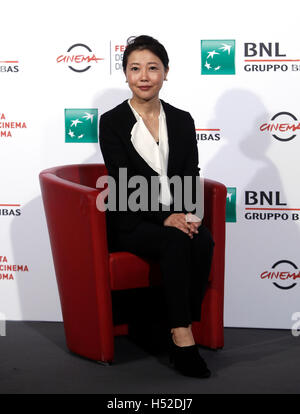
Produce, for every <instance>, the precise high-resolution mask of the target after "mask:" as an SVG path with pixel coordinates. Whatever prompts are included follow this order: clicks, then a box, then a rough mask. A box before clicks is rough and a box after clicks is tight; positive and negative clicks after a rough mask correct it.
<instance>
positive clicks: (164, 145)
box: [128, 99, 172, 205]
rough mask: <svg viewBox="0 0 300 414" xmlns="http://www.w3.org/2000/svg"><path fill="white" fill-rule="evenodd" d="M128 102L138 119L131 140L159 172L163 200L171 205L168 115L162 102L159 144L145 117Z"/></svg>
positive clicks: (143, 156) (142, 155)
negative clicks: (144, 119)
mask: <svg viewBox="0 0 300 414" xmlns="http://www.w3.org/2000/svg"><path fill="white" fill-rule="evenodd" d="M128 104H129V106H130V108H131V109H132V111H133V114H134V116H135V118H136V120H137V122H136V123H135V124H134V126H133V128H132V130H131V142H132V145H133V146H134V148H135V150H136V151H137V152H138V153H139V154H140V156H141V157H142V158H143V159H144V160H145V161H146V163H147V164H148V165H149V166H150V167H151V168H152V169H153V170H154V171H156V172H157V174H158V175H159V176H160V181H161V188H162V191H161V198H160V199H161V202H162V203H163V204H167V205H169V204H170V203H171V202H172V195H171V193H170V189H169V185H168V184H167V180H166V178H167V168H168V158H169V142H168V131H167V122H166V115H165V111H164V108H163V106H162V103H161V102H160V113H159V145H157V143H156V141H155V139H154V138H153V136H152V134H151V133H150V131H149V129H148V128H147V127H146V125H145V123H144V121H143V118H142V117H141V116H140V115H139V114H138V112H137V111H136V110H135V109H134V108H133V106H132V105H131V103H130V100H129V99H128Z"/></svg>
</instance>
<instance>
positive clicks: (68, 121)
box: [65, 108, 98, 143]
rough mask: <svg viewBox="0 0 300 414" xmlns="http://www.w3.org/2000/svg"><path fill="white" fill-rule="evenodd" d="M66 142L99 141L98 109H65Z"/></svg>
mask: <svg viewBox="0 0 300 414" xmlns="http://www.w3.org/2000/svg"><path fill="white" fill-rule="evenodd" d="M65 142H72V143H74V142H76V143H82V142H98V109H95V108H93V109H65Z"/></svg>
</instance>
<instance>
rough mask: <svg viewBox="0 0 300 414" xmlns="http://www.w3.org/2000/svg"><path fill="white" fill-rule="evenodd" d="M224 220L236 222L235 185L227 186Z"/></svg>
mask: <svg viewBox="0 0 300 414" xmlns="http://www.w3.org/2000/svg"><path fill="white" fill-rule="evenodd" d="M226 222H227V223H236V187H227V197H226Z"/></svg>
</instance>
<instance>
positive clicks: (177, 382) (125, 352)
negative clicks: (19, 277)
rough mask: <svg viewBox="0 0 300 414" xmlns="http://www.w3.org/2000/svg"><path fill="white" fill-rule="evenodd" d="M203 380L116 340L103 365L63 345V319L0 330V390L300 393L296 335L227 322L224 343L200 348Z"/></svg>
mask: <svg viewBox="0 0 300 414" xmlns="http://www.w3.org/2000/svg"><path fill="white" fill-rule="evenodd" d="M200 353H201V354H202V356H203V357H204V358H205V360H206V362H207V364H208V366H209V367H210V369H211V371H212V376H211V377H210V378H209V379H193V378H187V377H183V376H181V375H180V374H178V373H177V372H175V371H173V369H172V368H170V367H169V365H168V357H167V352H166V350H164V349H162V350H157V351H156V352H151V353H149V352H148V351H147V350H146V349H145V348H144V347H143V346H142V345H140V344H138V342H136V341H133V339H131V338H129V337H117V338H116V339H115V362H114V364H113V365H111V366H101V365H99V364H98V363H96V362H93V361H90V360H87V359H84V358H81V357H78V356H76V355H74V354H72V353H70V352H69V351H68V349H67V348H66V344H65V337H64V329H63V324H62V323H56V322H55V323H54V322H13V321H11V322H7V323H6V336H0V359H1V362H0V393H1V394H42V393H43V394H44V393H46V394H54V393H59V394H112V395H117V394H156V393H157V394H242V393H246V394H250V393H251V394H266V393H268V394H291V393H294V394H295V393H296V394H298V393H299V391H300V336H299V337H294V336H292V334H291V331H289V330H267V329H238V328H225V346H224V348H223V349H222V350H218V351H212V350H209V349H203V348H200Z"/></svg>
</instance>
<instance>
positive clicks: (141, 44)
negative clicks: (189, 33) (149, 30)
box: [122, 35, 169, 72]
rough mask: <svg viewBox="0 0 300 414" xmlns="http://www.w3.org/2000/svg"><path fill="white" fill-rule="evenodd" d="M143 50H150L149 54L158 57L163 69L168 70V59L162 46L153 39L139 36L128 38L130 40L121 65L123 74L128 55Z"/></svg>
mask: <svg viewBox="0 0 300 414" xmlns="http://www.w3.org/2000/svg"><path fill="white" fill-rule="evenodd" d="M145 49H147V50H150V52H152V53H153V54H154V55H156V56H157V57H159V59H160V60H161V61H162V63H163V65H164V68H165V69H168V67H169V57H168V54H167V51H166V49H165V48H164V46H163V45H162V44H161V43H159V41H158V40H156V39H154V38H153V37H151V36H146V35H141V36H137V37H134V38H130V40H129V41H128V44H127V47H126V49H125V52H124V54H123V62H122V65H123V71H124V72H125V71H126V67H127V61H128V56H129V55H130V53H131V52H133V51H134V50H145Z"/></svg>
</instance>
